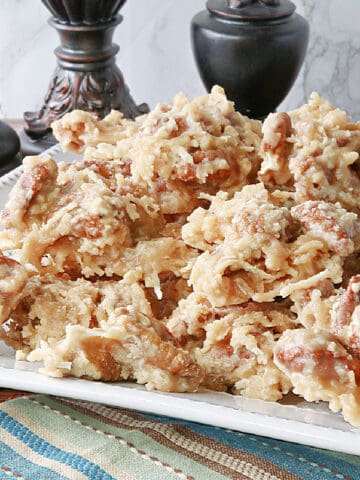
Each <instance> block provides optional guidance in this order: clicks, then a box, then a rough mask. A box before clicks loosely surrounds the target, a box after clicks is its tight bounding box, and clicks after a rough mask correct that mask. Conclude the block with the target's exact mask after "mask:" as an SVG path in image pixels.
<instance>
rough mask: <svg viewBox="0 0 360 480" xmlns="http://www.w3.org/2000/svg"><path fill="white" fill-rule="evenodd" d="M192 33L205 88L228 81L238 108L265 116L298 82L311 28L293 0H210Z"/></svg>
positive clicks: (252, 114) (254, 114)
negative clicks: (291, 0)
mask: <svg viewBox="0 0 360 480" xmlns="http://www.w3.org/2000/svg"><path fill="white" fill-rule="evenodd" d="M191 34H192V44H193V50H194V55H195V59H196V63H197V66H198V69H199V72H200V75H201V78H202V80H203V82H204V84H205V86H206V88H207V89H208V90H210V89H211V87H212V86H213V85H215V84H218V85H221V86H223V87H224V89H225V91H226V93H227V95H228V97H229V98H230V99H231V100H233V101H234V102H235V104H236V108H237V110H239V111H240V112H242V113H244V114H246V115H248V116H250V117H253V118H263V117H265V116H266V115H267V114H268V113H270V112H272V111H274V110H276V108H277V106H278V105H279V104H280V103H281V102H282V100H283V99H284V98H285V97H286V95H287V94H288V92H289V90H290V88H291V87H292V85H293V84H294V82H295V80H296V77H297V75H298V73H299V70H300V68H301V65H302V63H303V60H304V57H305V53H306V49H307V45H308V39H309V27H308V23H307V21H306V20H305V19H304V18H303V17H301V16H300V15H298V14H297V13H295V5H294V4H293V3H292V2H290V1H288V0H262V1H260V0H259V1H257V0H243V1H241V0H229V1H228V2H226V1H225V0H208V2H207V10H204V11H202V12H200V13H198V14H197V15H195V17H194V18H193V20H192V24H191Z"/></svg>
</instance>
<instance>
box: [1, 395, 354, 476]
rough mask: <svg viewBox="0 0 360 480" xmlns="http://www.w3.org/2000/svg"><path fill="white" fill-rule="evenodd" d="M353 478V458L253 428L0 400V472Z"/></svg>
mask: <svg viewBox="0 0 360 480" xmlns="http://www.w3.org/2000/svg"><path fill="white" fill-rule="evenodd" d="M5 478H6V479H9V478H17V479H18V480H21V479H26V480H33V479H34V480H38V479H39V480H41V479H48V480H59V479H61V480H63V479H71V480H73V479H79V480H81V479H91V480H112V479H115V480H122V479H124V480H132V479H139V480H152V479H156V480H157V479H158V480H168V479H169V480H170V479H183V480H192V479H194V480H220V479H226V478H230V479H236V480H242V479H252V480H298V479H304V480H339V479H340V480H359V479H360V460H359V458H358V457H355V456H350V455H346V454H340V453H339V454H338V453H335V452H328V451H325V450H319V449H315V448H311V447H305V446H301V445H296V444H290V443H287V442H281V441H277V440H272V439H268V438H262V437H258V436H255V435H247V434H243V433H239V432H233V431H230V430H226V429H221V428H215V427H210V426H207V425H200V424H197V423H193V422H185V421H180V420H176V419H171V418H167V417H160V416H156V415H148V414H140V413H137V412H134V411H130V410H126V409H120V408H110V407H106V406H103V405H99V404H94V403H89V402H81V401H76V400H69V399H62V398H55V397H47V396H42V395H36V396H31V397H23V398H17V399H15V400H12V401H7V402H4V403H3V404H1V405H0V480H2V479H5Z"/></svg>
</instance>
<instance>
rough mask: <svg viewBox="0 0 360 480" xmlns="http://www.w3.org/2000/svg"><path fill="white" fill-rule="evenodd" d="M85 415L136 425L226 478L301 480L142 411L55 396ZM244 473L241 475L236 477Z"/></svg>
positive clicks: (120, 424) (183, 427)
mask: <svg viewBox="0 0 360 480" xmlns="http://www.w3.org/2000/svg"><path fill="white" fill-rule="evenodd" d="M56 401H58V402H59V403H62V404H64V405H68V406H69V407H70V408H74V409H76V410H78V411H81V412H83V413H85V414H87V415H91V416H92V417H94V418H96V419H98V420H100V421H102V422H104V423H107V424H110V425H114V426H117V427H121V428H124V429H128V430H129V429H131V428H137V429H138V430H140V431H142V432H143V433H144V434H145V435H148V436H150V437H152V438H153V439H154V440H156V441H157V442H158V443H161V444H163V445H164V446H166V447H168V448H171V449H172V450H175V451H177V452H179V453H182V454H184V455H186V456H188V457H190V458H191V459H193V460H195V461H197V462H199V463H201V464H203V465H205V466H207V467H208V468H211V469H212V470H214V471H217V472H218V473H221V474H223V475H227V476H228V477H229V478H234V479H236V480H237V479H239V480H240V479H241V478H250V479H254V480H259V479H261V480H275V479H279V478H281V479H286V480H300V477H298V476H297V475H294V474H293V473H291V472H288V471H286V470H283V469H282V468H280V467H278V466H276V465H274V464H273V463H271V462H268V461H267V460H264V459H263V458H261V457H258V456H256V455H253V454H251V453H248V452H245V451H243V450H240V449H236V448H233V447H229V446H227V445H224V444H223V443H221V442H219V441H217V440H214V439H212V438H210V437H206V436H203V435H199V434H197V433H196V432H193V431H192V430H190V429H188V428H187V427H185V426H182V425H178V424H172V425H171V426H169V425H168V424H166V423H160V422H156V421H151V420H149V419H146V417H143V416H142V415H141V414H138V413H135V412H133V411H130V410H125V409H113V408H109V407H105V406H103V405H99V404H91V403H88V402H79V401H76V400H68V399H67V400H65V399H56ZM239 474H240V475H243V476H242V477H240V476H239Z"/></svg>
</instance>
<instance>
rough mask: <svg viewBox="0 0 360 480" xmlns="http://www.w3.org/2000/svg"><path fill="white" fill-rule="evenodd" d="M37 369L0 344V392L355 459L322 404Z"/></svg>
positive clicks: (344, 427)
mask: <svg viewBox="0 0 360 480" xmlns="http://www.w3.org/2000/svg"><path fill="white" fill-rule="evenodd" d="M48 153H50V154H51V155H52V157H53V158H54V159H56V160H58V161H61V160H62V161H71V160H74V158H76V156H74V155H73V154H69V153H66V154H64V153H62V152H61V150H60V148H59V147H58V146H55V147H53V148H52V149H50V150H49V151H48ZM21 172H22V167H18V168H17V169H15V170H13V171H12V172H9V173H8V174H7V175H4V176H3V177H2V178H0V207H2V206H3V205H4V203H5V201H6V199H7V195H8V193H9V191H10V190H11V188H12V186H13V185H14V183H15V182H16V180H17V179H18V178H19V176H20V175H21ZM38 367H39V365H36V364H31V363H28V362H16V361H15V354H14V351H13V350H12V349H10V348H8V347H6V346H5V345H4V344H3V343H1V342H0V386H1V387H6V388H15V389H20V390H26V391H30V392H37V393H45V394H50V395H60V396H64V397H71V398H76V399H79V400H87V401H93V402H99V403H104V404H106V405H112V406H116V407H125V408H131V409H136V410H140V411H144V412H151V413H156V414H160V415H168V416H171V417H176V418H181V419H184V420H190V421H195V422H200V423H206V424H209V425H214V426H218V427H224V428H230V429H232V430H238V431H241V432H246V433H253V434H256V435H263V436H267V437H272V438H277V439H279V440H286V441H289V442H296V443H301V444H304V445H311V446H314V447H320V448H327V449H331V450H337V451H342V452H346V453H351V454H355V455H360V430H359V429H356V428H353V427H351V426H350V425H349V424H347V423H346V422H345V421H344V420H343V419H342V417H341V415H339V414H334V413H331V412H330V411H329V409H328V408H327V404H324V403H319V404H314V403H307V402H305V401H302V400H301V399H298V398H297V397H294V396H289V397H288V398H286V399H285V401H282V403H281V404H280V403H273V402H264V401H262V400H252V399H247V398H242V397H239V396H235V395H229V394H226V393H214V392H203V393H192V394H170V393H168V394H165V393H158V392H148V391H146V390H145V389H144V388H143V387H141V386H139V385H136V384H130V383H102V382H91V381H87V380H79V379H75V378H60V379H55V378H48V377H46V376H44V375H41V374H39V373H37V369H38Z"/></svg>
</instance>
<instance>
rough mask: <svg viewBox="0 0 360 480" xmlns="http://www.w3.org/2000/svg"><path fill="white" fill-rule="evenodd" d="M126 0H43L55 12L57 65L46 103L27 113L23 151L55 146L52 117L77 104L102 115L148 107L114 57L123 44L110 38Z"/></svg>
mask: <svg viewBox="0 0 360 480" xmlns="http://www.w3.org/2000/svg"><path fill="white" fill-rule="evenodd" d="M125 1H126V0H101V1H100V0H95V1H94V0H42V2H43V4H44V5H45V6H46V7H47V8H48V10H49V11H50V12H51V13H52V15H53V17H52V18H51V19H50V20H49V23H50V25H51V26H52V27H54V28H55V29H56V31H57V32H58V34H59V37H60V42H61V45H60V46H59V47H58V48H57V49H56V50H55V55H56V57H57V64H58V65H57V67H56V69H55V72H54V74H53V77H52V79H51V81H50V85H49V89H48V92H47V93H46V96H45V99H44V104H43V106H42V107H41V109H40V110H39V111H37V112H25V114H24V121H25V129H24V132H22V133H21V143H22V152H23V154H26V155H30V154H38V153H40V152H41V151H43V150H45V149H46V148H49V147H50V146H52V145H53V144H54V143H55V142H56V140H55V138H54V137H53V135H52V133H51V123H52V122H53V121H54V120H57V119H59V118H60V117H62V116H63V115H64V114H65V113H67V112H69V111H71V110H73V109H81V110H86V111H89V112H92V113H95V114H96V115H97V116H98V117H101V118H103V117H104V116H105V115H107V114H108V113H109V112H110V111H111V109H115V110H120V111H121V112H122V113H123V114H124V116H125V117H127V118H135V117H136V116H138V115H141V114H143V113H146V112H148V110H149V109H148V106H147V105H146V104H145V103H143V104H141V105H136V103H135V102H134V100H133V99H132V97H131V95H130V93H129V89H128V87H127V86H126V84H125V82H124V78H123V75H122V73H121V71H120V70H119V68H118V67H117V66H116V63H115V56H116V54H117V52H118V51H119V47H118V45H116V44H114V43H112V38H113V34H114V30H115V28H116V27H117V25H119V23H121V22H122V20H123V17H122V16H121V15H119V14H118V12H119V10H120V8H121V7H122V6H123V5H124V3H125Z"/></svg>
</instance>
